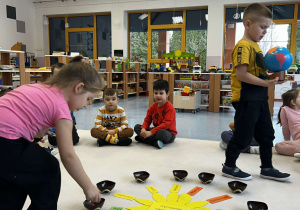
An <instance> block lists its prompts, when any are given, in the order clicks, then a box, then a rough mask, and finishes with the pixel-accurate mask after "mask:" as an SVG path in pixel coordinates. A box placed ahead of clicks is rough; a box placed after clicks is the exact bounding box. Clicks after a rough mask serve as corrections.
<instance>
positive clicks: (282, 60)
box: [264, 47, 293, 72]
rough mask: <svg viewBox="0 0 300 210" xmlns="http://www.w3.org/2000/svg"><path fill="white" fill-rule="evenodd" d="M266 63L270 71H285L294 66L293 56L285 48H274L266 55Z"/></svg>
mask: <svg viewBox="0 0 300 210" xmlns="http://www.w3.org/2000/svg"><path fill="white" fill-rule="evenodd" d="M264 61H265V67H266V68H267V69H268V70H269V71H272V72H278V71H285V70H288V69H289V68H290V66H291V65H292V63H293V55H292V54H291V53H290V51H289V50H288V49H286V48H285V47H273V48H271V49H270V50H269V51H268V52H267V54H266V55H265V59H264Z"/></svg>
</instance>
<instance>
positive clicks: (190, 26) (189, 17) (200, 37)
mask: <svg viewBox="0 0 300 210" xmlns="http://www.w3.org/2000/svg"><path fill="white" fill-rule="evenodd" d="M207 13H208V10H207V9H204V10H190V11H187V12H186V35H185V36H186V41H185V52H188V53H193V52H195V55H196V56H198V55H200V64H199V65H201V67H202V69H205V66H206V51H207V44H206V43H207V20H206V18H205V16H206V14H207Z"/></svg>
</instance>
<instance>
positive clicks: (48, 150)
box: [44, 147, 58, 156]
mask: <svg viewBox="0 0 300 210" xmlns="http://www.w3.org/2000/svg"><path fill="white" fill-rule="evenodd" d="M44 149H45V150H46V151H47V152H49V153H50V154H51V155H53V156H55V155H56V154H57V153H58V151H57V149H53V148H51V147H44Z"/></svg>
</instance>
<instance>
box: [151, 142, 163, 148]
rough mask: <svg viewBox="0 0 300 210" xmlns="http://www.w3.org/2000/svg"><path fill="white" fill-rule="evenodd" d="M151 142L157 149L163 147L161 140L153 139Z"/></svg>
mask: <svg viewBox="0 0 300 210" xmlns="http://www.w3.org/2000/svg"><path fill="white" fill-rule="evenodd" d="M152 144H153V146H155V147H156V148H158V149H161V148H163V147H164V143H163V142H162V141H161V140H154V141H153V143H152Z"/></svg>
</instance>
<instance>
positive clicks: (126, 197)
mask: <svg viewBox="0 0 300 210" xmlns="http://www.w3.org/2000/svg"><path fill="white" fill-rule="evenodd" d="M114 196H115V197H118V198H123V199H126V200H130V201H132V200H134V199H135V197H133V196H130V195H125V194H122V193H116V194H114Z"/></svg>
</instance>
